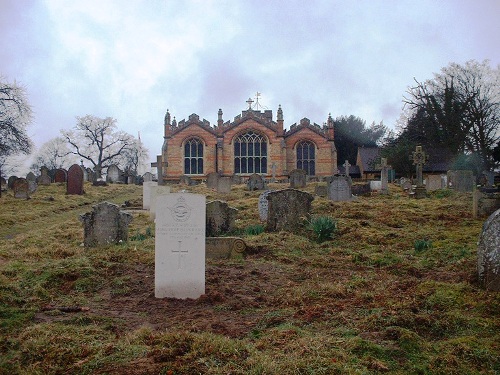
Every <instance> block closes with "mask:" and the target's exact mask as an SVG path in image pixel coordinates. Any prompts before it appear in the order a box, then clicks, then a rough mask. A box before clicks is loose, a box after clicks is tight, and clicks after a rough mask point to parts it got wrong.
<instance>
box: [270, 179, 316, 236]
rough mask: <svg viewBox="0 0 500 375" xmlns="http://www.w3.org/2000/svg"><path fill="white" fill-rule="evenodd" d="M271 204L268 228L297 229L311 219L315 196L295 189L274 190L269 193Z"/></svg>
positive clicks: (272, 229)
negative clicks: (312, 203)
mask: <svg viewBox="0 0 500 375" xmlns="http://www.w3.org/2000/svg"><path fill="white" fill-rule="evenodd" d="M267 200H268V204H269V208H268V210H269V211H268V215H267V222H266V230H268V231H270V232H276V231H280V230H286V231H289V232H293V231H296V230H297V229H299V228H300V227H302V226H303V224H304V222H305V221H306V220H308V219H309V217H310V212H311V202H312V201H313V200H314V197H313V196H312V195H311V194H309V193H306V192H303V191H300V190H295V189H284V190H277V191H272V192H270V193H269V194H268V195H267Z"/></svg>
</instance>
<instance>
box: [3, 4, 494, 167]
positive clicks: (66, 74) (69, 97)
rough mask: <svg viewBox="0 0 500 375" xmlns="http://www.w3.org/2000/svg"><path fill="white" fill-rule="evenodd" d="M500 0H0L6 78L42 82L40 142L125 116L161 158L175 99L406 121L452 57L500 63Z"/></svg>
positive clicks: (288, 114)
mask: <svg viewBox="0 0 500 375" xmlns="http://www.w3.org/2000/svg"><path fill="white" fill-rule="evenodd" d="M499 16H500V1H499V0H462V1H461V0H432V1H430V0H429V1H426V0H418V1H415V0H411V1H403V0H394V1H392V0H366V1H364V0H359V1H340V0H338V1H335V0H325V1H320V0H309V1H303V0H300V1H285V0H257V1H252V0H247V1H238V0H228V1H209V0H201V1H188V0H182V1H181V0H179V1H176V0H143V1H132V0H95V1H94V0H0V28H1V34H0V35H1V36H0V75H1V76H3V77H4V78H5V79H6V80H7V81H14V80H16V81H17V82H18V83H20V84H22V85H23V86H24V87H25V88H26V90H27V93H28V97H29V101H30V103H31V105H32V106H33V109H34V113H35V117H34V122H33V125H32V126H31V127H30V128H29V134H30V136H31V138H32V139H33V141H34V142H35V144H36V146H37V147H40V146H41V145H42V144H43V143H44V142H46V141H47V140H49V139H51V138H54V137H56V136H58V135H59V130H60V129H63V128H66V129H69V128H71V127H73V126H74V125H75V123H76V120H75V117H76V116H85V115H87V114H90V115H95V116H99V117H107V116H110V117H113V118H115V119H117V121H118V127H119V128H120V129H121V130H125V131H127V132H128V133H130V134H132V135H134V136H137V135H138V133H139V132H140V135H141V139H142V140H143V142H144V144H145V146H146V147H147V148H148V149H149V151H150V155H151V159H153V158H154V156H155V155H156V154H158V153H160V150H161V146H162V142H163V138H162V137H163V118H164V115H165V111H166V110H167V108H168V109H169V110H170V113H171V115H172V116H175V117H176V119H177V120H178V121H179V120H182V119H187V118H188V116H189V115H190V114H191V113H197V114H198V115H200V117H201V118H205V119H207V120H208V121H210V122H211V123H212V124H214V123H216V122H217V111H218V109H219V108H222V110H223V112H224V115H223V118H224V121H227V120H231V119H233V117H234V116H236V115H238V114H239V113H241V110H244V109H245V108H246V107H247V104H246V103H245V101H246V100H247V99H248V98H249V97H254V96H255V93H256V92H257V91H258V92H260V93H262V96H261V98H260V102H261V104H262V105H264V106H266V107H267V108H268V109H272V110H273V114H274V119H276V110H277V108H278V105H280V104H281V106H282V108H283V113H284V119H285V127H289V126H290V125H291V124H293V123H296V122H299V121H300V119H302V118H304V117H307V118H309V119H310V120H311V121H312V122H316V123H318V124H322V123H323V122H325V121H326V119H327V117H328V114H329V113H331V114H332V116H333V117H334V118H335V117H337V116H341V115H355V116H359V117H361V118H362V119H364V120H365V121H366V123H367V124H371V123H372V122H373V121H375V122H377V123H379V122H380V121H383V122H384V124H385V125H387V126H389V127H391V128H393V127H394V125H395V122H396V120H397V119H398V117H399V116H400V114H401V110H402V96H403V94H404V92H405V90H406V89H407V87H408V86H410V85H411V84H412V83H413V79H414V77H415V78H416V79H418V80H419V81H422V80H425V79H428V78H432V76H433V73H435V72H439V70H440V69H441V68H442V67H445V66H447V65H448V64H449V63H450V62H457V63H464V62H466V61H468V60H472V59H474V60H477V61H483V60H485V59H489V60H490V62H491V66H492V67H496V66H497V65H498V64H499V63H500V26H499V25H500V24H499V22H498V17H499Z"/></svg>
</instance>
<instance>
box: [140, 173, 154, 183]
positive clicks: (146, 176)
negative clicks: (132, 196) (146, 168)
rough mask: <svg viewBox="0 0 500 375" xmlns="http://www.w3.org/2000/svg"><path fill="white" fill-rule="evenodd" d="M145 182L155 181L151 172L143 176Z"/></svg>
mask: <svg viewBox="0 0 500 375" xmlns="http://www.w3.org/2000/svg"><path fill="white" fill-rule="evenodd" d="M142 178H143V181H144V182H149V181H153V174H152V173H151V172H146V173H144V174H143V175H142Z"/></svg>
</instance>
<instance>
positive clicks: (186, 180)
mask: <svg viewBox="0 0 500 375" xmlns="http://www.w3.org/2000/svg"><path fill="white" fill-rule="evenodd" d="M195 184H196V183H195V182H194V181H193V180H192V178H191V177H189V176H186V175H185V174H184V175H182V176H180V177H179V185H187V186H193V185H195Z"/></svg>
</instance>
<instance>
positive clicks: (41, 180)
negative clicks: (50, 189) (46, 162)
mask: <svg viewBox="0 0 500 375" xmlns="http://www.w3.org/2000/svg"><path fill="white" fill-rule="evenodd" d="M51 182H52V179H51V178H50V176H49V168H47V167H41V168H40V177H38V185H50V183H51Z"/></svg>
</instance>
